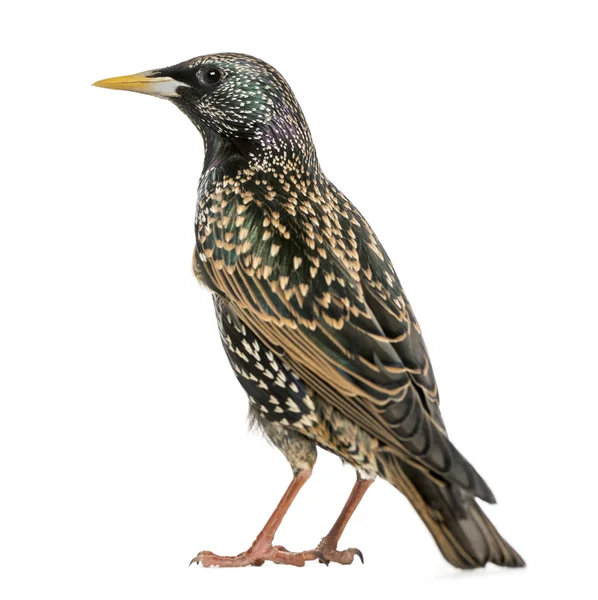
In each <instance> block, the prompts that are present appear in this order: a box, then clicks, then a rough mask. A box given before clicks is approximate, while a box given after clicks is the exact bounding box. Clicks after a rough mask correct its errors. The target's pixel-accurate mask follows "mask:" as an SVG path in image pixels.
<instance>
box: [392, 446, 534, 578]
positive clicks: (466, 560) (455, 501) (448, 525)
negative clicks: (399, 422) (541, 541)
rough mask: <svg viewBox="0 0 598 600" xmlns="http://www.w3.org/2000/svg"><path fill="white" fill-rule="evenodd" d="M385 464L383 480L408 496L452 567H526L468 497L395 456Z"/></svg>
mask: <svg viewBox="0 0 598 600" xmlns="http://www.w3.org/2000/svg"><path fill="white" fill-rule="evenodd" d="M384 463H385V464H384V472H385V475H386V479H387V480H388V481H389V482H390V483H391V484H393V485H394V486H395V487H396V488H398V489H399V490H400V491H401V492H402V493H403V494H405V496H407V498H408V500H409V501H410V502H411V504H412V505H413V507H414V508H415V510H416V511H417V512H418V514H419V516H420V517H421V518H422V520H423V522H424V523H425V524H426V526H427V527H428V529H429V531H430V533H431V534H432V536H433V537H434V540H435V541H436V543H437V544H438V548H439V549H440V552H441V553H442V555H443V556H444V558H445V559H446V560H447V561H448V562H449V563H451V564H452V565H453V566H455V567H457V568H459V569H475V568H477V567H483V566H485V565H486V563H489V562H490V563H494V564H496V565H500V566H502V567H524V566H525V562H524V561H523V559H522V558H521V556H519V554H518V553H517V552H516V551H515V550H514V549H513V548H512V546H510V545H509V544H508V543H507V542H506V541H505V540H504V539H503V538H502V537H501V535H500V534H499V533H498V531H496V529H495V527H494V525H492V523H491V522H490V520H489V519H488V517H487V516H486V515H485V514H484V512H483V511H482V509H481V508H480V507H479V506H478V504H477V502H476V501H475V499H474V498H473V497H471V495H467V494H465V493H463V491H462V490H461V489H460V488H459V487H458V486H456V485H454V484H446V485H441V484H438V483H436V482H435V481H434V480H432V479H430V477H429V476H428V475H427V474H425V473H423V472H422V471H420V470H419V469H417V468H416V467H413V466H411V465H409V464H407V463H405V462H403V461H401V460H400V459H398V458H397V457H396V456H387V460H385V461H384Z"/></svg>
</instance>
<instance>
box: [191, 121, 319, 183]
mask: <svg viewBox="0 0 598 600" xmlns="http://www.w3.org/2000/svg"><path fill="white" fill-rule="evenodd" d="M200 131H201V134H202V136H203V139H204V150H205V159H204V168H203V172H204V173H205V172H206V171H208V170H210V169H212V170H213V169H214V168H217V167H220V166H221V165H223V164H224V163H225V162H231V161H232V162H233V163H234V164H235V165H236V166H237V167H238V168H239V169H243V168H250V169H254V170H263V171H270V170H273V169H278V168H284V167H289V166H292V167H303V168H304V169H306V170H309V171H317V170H319V164H318V159H317V156H316V151H315V148H314V146H313V143H312V140H311V135H310V134H309V131H299V132H297V131H292V130H288V131H285V130H283V129H281V128H278V129H276V130H274V129H269V128H264V129H258V130H256V132H255V135H254V136H251V138H246V137H223V136H221V135H219V134H217V133H215V132H214V131H213V130H211V129H210V128H208V127H205V126H203V125H202V126H201V127H200Z"/></svg>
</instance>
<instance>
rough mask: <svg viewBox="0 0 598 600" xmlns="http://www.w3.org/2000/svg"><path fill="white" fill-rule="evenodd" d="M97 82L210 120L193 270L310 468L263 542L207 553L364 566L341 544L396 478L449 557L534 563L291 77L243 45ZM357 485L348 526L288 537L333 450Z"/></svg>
mask: <svg viewBox="0 0 598 600" xmlns="http://www.w3.org/2000/svg"><path fill="white" fill-rule="evenodd" d="M94 85H96V86H99V87H105V88H112V89H118V90H130V91H134V92H141V93H143V94H150V95H153V96H157V97H160V98H167V99H168V100H170V101H171V102H172V103H173V104H174V105H175V106H177V107H178V108H179V109H181V110H182V111H183V112H184V113H185V114H186V115H187V116H188V117H189V119H191V122H192V123H193V124H194V125H195V127H196V128H197V129H199V131H200V133H201V135H202V136H203V139H204V144H205V162H204V167H203V172H202V174H201V179H200V181H199V188H198V199H197V212H196V218H195V233H196V246H195V249H194V252H193V270H194V273H195V275H196V277H197V279H198V280H199V281H200V283H201V284H202V285H204V286H207V287H208V288H209V289H210V290H211V292H212V294H213V300H214V306H215V310H216V318H217V319H218V325H219V329H220V335H221V338H222V343H223V345H224V349H225V351H226V354H227V356H228V359H229V361H230V364H231V366H232V368H233V370H234V373H235V375H236V376H237V379H238V380H239V382H240V383H241V385H242V386H243V388H244V389H245V392H246V393H247V395H248V396H249V407H250V416H251V419H252V422H253V424H254V425H255V426H257V427H258V428H260V429H261V430H262V431H263V433H264V434H265V436H266V437H267V438H268V439H269V440H270V441H271V442H272V444H273V445H274V446H276V447H277V448H279V449H280V450H281V452H282V453H283V454H284V456H285V457H286V458H287V460H288V461H289V463H290V465H291V467H292V470H293V479H292V481H291V484H290V485H289V487H288V489H287V491H286V492H285V494H284V496H283V497H282V499H281V500H280V503H279V504H278V506H277V508H276V510H275V511H274V513H273V514H272V516H271V517H270V519H269V520H268V522H267V523H266V525H265V526H264V528H263V529H262V531H261V532H260V533H259V535H258V536H257V538H256V540H255V541H254V542H253V544H252V545H251V546H250V548H249V549H248V550H247V551H245V552H242V553H241V554H238V555H236V556H218V555H216V554H214V553H212V552H209V551H203V552H200V553H199V554H198V555H197V556H196V557H195V558H194V559H193V560H192V561H191V562H192V563H193V562H195V563H201V564H203V565H204V566H220V567H237V566H245V565H261V564H263V563H264V562H265V561H273V562H275V563H283V564H289V565H296V566H302V565H304V564H305V562H306V561H309V560H320V561H321V562H323V563H326V564H328V563H330V562H338V563H342V564H349V563H351V562H353V559H354V557H355V556H356V555H357V556H359V557H360V558H361V560H362V561H363V557H362V555H361V552H360V551H359V550H358V549H357V548H349V549H347V550H339V549H338V548H337V545H338V541H339V538H340V537H341V534H342V533H343V530H344V529H345V526H346V525H347V522H348V521H349V519H350V517H351V515H352V514H353V512H354V510H355V508H356V507H357V505H358V504H359V502H360V500H361V498H362V497H363V495H364V493H365V492H366V490H367V489H368V487H369V486H370V485H371V484H372V483H373V481H374V480H375V479H376V477H378V476H380V477H382V478H383V479H386V480H387V481H388V482H390V483H391V484H392V485H393V486H394V487H395V488H397V489H398V490H399V491H400V492H402V493H403V494H404V495H405V496H406V497H407V499H408V500H409V501H410V502H411V504H412V505H413V508H414V509H415V510H416V511H417V513H418V515H419V516H420V517H421V519H422V520H423V522H424V523H425V524H426V526H427V527H428V529H429V530H430V533H431V534H432V536H433V537H434V540H435V541H436V543H437V544H438V547H439V548H440V551H441V552H442V554H443V556H444V557H445V558H446V560H447V561H448V562H450V563H451V564H452V565H454V566H455V567H458V568H461V569H470V568H475V567H482V566H484V565H485V564H486V563H488V562H491V563H495V564H497V565H502V566H506V567H521V566H523V565H524V562H523V560H522V558H521V557H520V556H519V554H517V552H515V550H514V549H513V548H512V547H511V546H510V545H509V544H508V543H507V542H506V541H505V540H504V539H503V538H502V537H501V536H500V534H499V533H498V532H497V531H496V529H495V528H494V526H493V525H492V523H491V522H490V521H489V519H488V518H487V517H486V515H485V514H484V512H483V511H482V509H481V508H480V506H479V505H478V503H477V501H476V498H480V499H482V500H484V501H486V502H490V503H494V502H495V500H494V496H493V494H492V492H491V491H490V488H489V487H488V485H487V484H486V482H485V481H484V480H483V479H482V477H481V476H480V475H479V474H478V473H477V471H476V470H475V469H474V468H473V467H472V465H471V464H470V463H469V462H468V461H467V460H466V459H465V458H464V457H463V456H462V455H461V454H460V453H459V451H458V450H457V449H456V448H455V446H454V445H453V443H452V442H451V441H450V440H449V438H448V436H447V433H446V428H445V425H444V423H443V420H442V417H441V415H440V409H439V405H438V391H437V387H436V382H435V379H434V373H433V371H432V367H431V365H430V359H429V357H428V353H427V351H426V347H425V345H424V341H423V339H422V334H421V330H420V327H419V325H418V323H417V321H416V319H415V316H414V314H413V311H412V309H411V306H410V305H409V302H408V301H407V298H406V297H405V294H404V292H403V289H402V287H401V284H400V283H399V280H398V278H397V275H396V273H395V270H394V268H393V265H392V263H391V261H390V258H389V257H388V255H387V254H386V252H385V250H384V248H383V247H382V245H381V243H380V242H379V240H378V238H377V237H376V235H375V233H374V232H373V231H372V228H371V227H370V225H369V224H368V222H367V221H366V220H365V218H364V217H363V216H362V215H361V214H360V213H359V211H358V210H357V209H356V208H355V207H354V206H353V205H352V204H351V202H349V200H348V199H347V198H346V197H345V196H344V195H343V194H342V193H341V192H340V191H339V190H338V189H337V188H336V187H335V186H334V185H333V184H332V183H331V182H330V181H329V180H328V179H327V178H326V177H325V175H324V173H323V172H322V170H321V168H320V165H319V163H318V159H317V157H316V151H315V148H314V145H313V142H312V138H311V134H310V131H309V128H308V126H307V123H306V121H305V117H304V116H303V112H302V111H301V108H300V106H299V104H298V102H297V100H296V98H295V96H294V94H293V92H292V91H291V89H290V87H289V86H288V84H287V82H286V81H285V80H284V78H283V77H282V76H281V75H280V73H278V71H276V69H274V68H273V67H271V66H270V65H268V64H266V63H264V62H263V61H261V60H258V59H256V58H253V57H250V56H245V55H242V54H214V55H209V56H202V57H198V58H194V59H192V60H189V61H186V62H183V63H180V64H178V65H175V66H172V67H167V68H164V69H158V70H154V71H146V72H143V73H139V74H137V75H131V76H126V77H116V78H113V79H104V80H102V81H98V82H97V83H95V84H94ZM318 446H319V447H320V448H323V449H325V450H328V451H330V452H332V453H334V454H336V455H337V456H339V457H340V458H341V459H342V460H343V461H346V462H347V463H349V464H350V465H352V466H353V467H354V468H355V470H356V473H357V480H356V483H355V486H354V487H353V490H352V491H351V494H350V496H349V499H348V500H347V503H346V504H345V506H344V508H343V509H342V511H341V513H340V516H339V517H338V519H337V521H336V522H335V523H334V525H333V526H332V529H331V530H330V532H329V533H328V534H327V535H326V536H325V537H324V538H323V539H322V540H321V541H320V543H319V544H318V545H317V546H316V547H315V548H314V549H311V550H307V551H303V552H290V551H288V550H287V549H286V548H284V547H283V546H276V545H273V540H274V535H275V533H276V530H277V529H278V527H279V525H280V523H281V521H282V519H283V517H284V515H285V513H286V512H287V510H288V508H289V506H290V505H291V503H292V502H293V500H294V498H295V497H296V495H297V493H298V492H299V490H300V489H301V487H302V486H303V485H304V483H305V482H306V481H307V480H308V479H309V477H310V475H311V472H312V468H313V466H314V464H315V462H316V448H317V447H318Z"/></svg>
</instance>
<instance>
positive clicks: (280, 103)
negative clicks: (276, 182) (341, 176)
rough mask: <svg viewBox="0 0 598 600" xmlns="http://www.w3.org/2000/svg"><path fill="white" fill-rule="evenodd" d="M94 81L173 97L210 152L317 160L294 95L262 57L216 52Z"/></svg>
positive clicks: (263, 160) (252, 157)
mask: <svg viewBox="0 0 598 600" xmlns="http://www.w3.org/2000/svg"><path fill="white" fill-rule="evenodd" d="M94 85H96V86H98V87H105V88H111V89H117V90H129V91H132V92H140V93H142V94H150V95H152V96H157V97H159V98H166V99H168V100H170V101H171V102H172V103H173V104H175V105H176V106H178V108H180V109H181V110H182V111H183V112H184V113H185V114H186V115H187V116H188V117H189V118H190V119H191V121H192V122H193V124H194V125H195V126H196V127H197V128H198V129H199V130H200V131H201V133H202V135H203V137H204V141H205V144H206V151H207V152H208V153H210V152H211V151H212V153H215V152H220V151H221V149H222V148H223V147H226V148H230V149H232V150H233V151H236V152H238V153H239V154H241V155H242V156H243V157H244V158H246V159H247V160H249V161H250V162H255V163H266V164H268V163H274V164H276V163H281V162H288V161H295V160H301V162H306V161H307V162H311V163H313V165H315V164H317V163H316V157H315V151H314V148H313V143H312V139H311V135H310V132H309V128H308V126H307V123H306V121H305V117H304V116H303V112H302V110H301V108H300V106H299V104H298V102H297V99H296V98H295V95H294V94H293V92H292V90H291V88H290V87H289V85H288V84H287V82H286V81H285V79H284V78H283V77H282V75H281V74H280V73H279V72H278V71H277V70H276V69H274V68H273V67H271V66H270V65H268V64H267V63H265V62H263V61H261V60H259V59H257V58H253V57H251V56H246V55H244V54H212V55H207V56H200V57H198V58H193V59H191V60H188V61H185V62H182V63H179V64H177V65H174V66H172V67H166V68H163V69H155V70H152V71H144V72H142V73H138V74H135V75H127V76H125V77H114V78H111V79H103V80H101V81H98V82H96V83H94ZM214 148H217V149H218V150H214ZM206 162H207V161H206ZM313 165H312V166H313Z"/></svg>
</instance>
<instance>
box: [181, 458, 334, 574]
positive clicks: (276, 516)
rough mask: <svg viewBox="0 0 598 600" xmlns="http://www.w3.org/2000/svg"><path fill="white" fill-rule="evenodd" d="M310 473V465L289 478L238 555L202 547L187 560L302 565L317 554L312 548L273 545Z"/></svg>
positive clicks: (221, 564) (241, 564) (238, 564)
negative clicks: (291, 549)
mask: <svg viewBox="0 0 598 600" xmlns="http://www.w3.org/2000/svg"><path fill="white" fill-rule="evenodd" d="M310 475H311V469H305V470H303V471H299V472H298V473H296V474H295V476H294V477H293V481H291V484H290V485H289V487H288V488H287V491H286V492H285V493H284V496H283V497H282V498H281V500H280V502H279V503H278V506H277V507H276V510H275V511H274V512H273V513H272V516H271V517H270V518H269V519H268V522H267V523H266V525H265V526H264V528H263V529H262V531H261V532H260V533H259V534H258V536H257V538H256V539H255V541H254V542H253V544H251V547H250V548H249V550H247V551H245V552H241V554H238V555H237V556H218V555H216V554H214V553H213V552H209V551H203V552H200V553H199V554H198V555H197V556H196V557H195V558H194V559H193V560H192V561H191V563H190V564H192V563H197V564H200V563H201V564H202V565H203V566H204V567H245V566H247V565H253V566H257V567H259V566H261V565H263V564H264V562H265V561H267V560H270V561H272V562H275V563H280V564H285V565H294V566H296V567H302V566H303V565H304V564H305V561H306V560H313V559H315V558H318V556H317V555H316V554H315V553H314V551H313V550H312V551H310V552H289V551H288V550H286V548H283V547H282V546H273V545H272V541H273V540H274V535H275V533H276V530H277V529H278V527H279V526H280V524H281V522H282V519H283V518H284V516H285V514H286V513H287V511H288V510H289V507H290V506H291V504H292V502H293V500H294V499H295V497H296V496H297V494H298V493H299V490H300V489H301V488H302V487H303V485H304V484H305V482H306V481H307V480H308V479H309V477H310ZM339 535H340V534H339Z"/></svg>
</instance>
